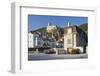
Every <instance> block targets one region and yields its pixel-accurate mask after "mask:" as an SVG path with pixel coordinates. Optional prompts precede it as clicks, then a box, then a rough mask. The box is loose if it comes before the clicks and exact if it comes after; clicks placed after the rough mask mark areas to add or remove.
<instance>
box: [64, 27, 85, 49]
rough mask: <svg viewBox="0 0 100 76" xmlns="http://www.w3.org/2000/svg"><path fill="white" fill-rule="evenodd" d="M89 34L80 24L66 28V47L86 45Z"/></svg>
mask: <svg viewBox="0 0 100 76" xmlns="http://www.w3.org/2000/svg"><path fill="white" fill-rule="evenodd" d="M86 46H87V34H86V33H85V32H84V31H83V30H82V29H80V28H79V27H78V26H69V27H67V28H65V29H64V49H65V50H67V49H68V48H77V47H83V48H84V47H86Z"/></svg>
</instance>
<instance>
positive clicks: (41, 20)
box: [28, 15, 88, 31]
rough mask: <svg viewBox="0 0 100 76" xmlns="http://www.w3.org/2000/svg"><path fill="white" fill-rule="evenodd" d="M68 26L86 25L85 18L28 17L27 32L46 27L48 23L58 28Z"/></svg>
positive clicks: (86, 19) (86, 20)
mask: <svg viewBox="0 0 100 76" xmlns="http://www.w3.org/2000/svg"><path fill="white" fill-rule="evenodd" d="M68 22H69V24H70V25H77V26H79V25H81V24H84V23H88V18H87V17H78V16H77V17H76V16H50V15H49V16H47V15H28V28H29V30H28V31H33V30H36V29H39V28H42V27H47V25H48V23H52V24H55V25H57V26H60V27H63V28H64V27H67V24H68Z"/></svg>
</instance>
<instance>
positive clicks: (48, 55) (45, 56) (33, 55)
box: [28, 53, 88, 60]
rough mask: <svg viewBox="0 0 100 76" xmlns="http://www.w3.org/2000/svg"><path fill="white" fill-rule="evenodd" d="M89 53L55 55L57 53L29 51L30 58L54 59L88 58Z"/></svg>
mask: <svg viewBox="0 0 100 76" xmlns="http://www.w3.org/2000/svg"><path fill="white" fill-rule="evenodd" d="M87 57H88V55H87V54H74V55H73V54H66V55H55V54H52V55H51V54H42V53H41V54H32V53H28V60H54V59H77V58H87Z"/></svg>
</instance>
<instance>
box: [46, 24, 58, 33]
mask: <svg viewBox="0 0 100 76" xmlns="http://www.w3.org/2000/svg"><path fill="white" fill-rule="evenodd" d="M55 29H57V26H56V25H54V24H51V23H48V26H47V32H52V31H53V30H55Z"/></svg>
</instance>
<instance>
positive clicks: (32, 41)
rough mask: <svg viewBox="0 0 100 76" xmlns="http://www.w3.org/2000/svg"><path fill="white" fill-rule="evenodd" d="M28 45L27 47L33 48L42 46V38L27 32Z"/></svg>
mask: <svg viewBox="0 0 100 76" xmlns="http://www.w3.org/2000/svg"><path fill="white" fill-rule="evenodd" d="M28 37H29V38H28V40H29V41H28V47H29V48H35V47H42V46H43V40H42V38H40V37H39V35H38V34H32V33H29V34H28Z"/></svg>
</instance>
